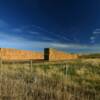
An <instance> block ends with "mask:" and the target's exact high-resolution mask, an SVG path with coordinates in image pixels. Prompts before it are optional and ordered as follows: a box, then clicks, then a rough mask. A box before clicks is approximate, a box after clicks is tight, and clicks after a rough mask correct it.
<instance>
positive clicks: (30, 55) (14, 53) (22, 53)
mask: <svg viewBox="0 0 100 100" xmlns="http://www.w3.org/2000/svg"><path fill="white" fill-rule="evenodd" d="M0 58H2V59H4V60H30V59H33V60H40V59H44V54H43V53H42V52H33V51H26V50H17V49H10V48H1V49H0Z"/></svg>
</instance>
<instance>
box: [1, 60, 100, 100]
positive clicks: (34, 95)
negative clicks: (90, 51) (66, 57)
mask: <svg viewBox="0 0 100 100" xmlns="http://www.w3.org/2000/svg"><path fill="white" fill-rule="evenodd" d="M0 100H100V60H99V59H94V60H93V59H87V60H75V61H69V62H68V61H67V62H64V63H62V64H57V63H55V64H50V63H49V64H46V63H44V64H43V63H39V64H33V65H32V66H30V64H29V63H24V64H20V63H17V64H14V63H12V64H2V66H1V67H0Z"/></svg>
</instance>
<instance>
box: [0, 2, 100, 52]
mask: <svg viewBox="0 0 100 100" xmlns="http://www.w3.org/2000/svg"><path fill="white" fill-rule="evenodd" d="M0 34H1V35H0V38H1V40H2V41H0V42H2V43H0V46H1V47H14V48H21V49H34V48H36V47H39V43H43V44H42V46H40V48H43V47H47V46H48V47H49V46H50V47H57V48H59V49H62V50H65V51H72V52H91V51H92V52H99V50H100V48H99V44H100V0H0ZM10 36H11V38H14V40H13V39H10ZM3 38H4V39H3ZM16 38H17V40H16V41H15V39H16ZM19 38H20V40H19V41H18V39H19ZM7 39H8V40H7ZM23 41H26V44H27V43H30V42H31V45H28V44H27V45H25V44H24V43H23V44H21V43H22V42H23ZM8 42H9V43H8ZM10 42H15V43H14V44H13V45H11V44H10ZM37 42H38V43H37ZM3 43H4V45H3ZM32 43H33V44H34V45H36V46H32ZM56 43H57V45H56V46H55V44H56ZM19 44H21V46H20V45H19ZM51 44H53V45H51ZM61 44H62V46H61ZM70 44H71V45H72V46H70ZM18 45H19V46H18ZM37 45H38V46H37ZM40 45H41V44H40ZM29 46H31V47H29ZM82 47H83V48H82ZM92 48H93V49H92Z"/></svg>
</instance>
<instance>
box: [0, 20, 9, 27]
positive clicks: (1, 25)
mask: <svg viewBox="0 0 100 100" xmlns="http://www.w3.org/2000/svg"><path fill="white" fill-rule="evenodd" d="M8 26H9V25H8V23H6V22H5V21H4V20H2V19H0V28H5V27H8Z"/></svg>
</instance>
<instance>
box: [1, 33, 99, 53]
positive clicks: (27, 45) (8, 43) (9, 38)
mask: <svg viewBox="0 0 100 100" xmlns="http://www.w3.org/2000/svg"><path fill="white" fill-rule="evenodd" d="M0 38H2V39H1V40H0V47H8V48H9V47H10V48H18V49H31V50H34V48H47V47H51V48H58V49H65V50H66V51H67V50H68V49H73V50H78V51H79V50H80V52H81V51H82V50H87V51H88V50H90V51H94V52H96V51H99V50H100V46H99V45H92V46H91V45H81V44H74V43H73V44H68V43H65V44H62V43H56V42H53V41H51V42H44V41H34V40H28V39H27V38H23V37H20V38H19V37H18V36H13V35H9V34H7V33H0Z"/></svg>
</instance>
